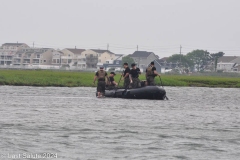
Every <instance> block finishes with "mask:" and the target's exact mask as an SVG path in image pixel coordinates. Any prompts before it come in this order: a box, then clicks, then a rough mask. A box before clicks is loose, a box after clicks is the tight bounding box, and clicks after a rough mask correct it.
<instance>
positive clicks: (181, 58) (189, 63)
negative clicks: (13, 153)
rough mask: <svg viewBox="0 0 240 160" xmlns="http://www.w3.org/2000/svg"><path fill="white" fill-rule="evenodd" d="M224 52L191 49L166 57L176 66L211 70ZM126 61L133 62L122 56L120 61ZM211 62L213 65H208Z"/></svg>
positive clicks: (215, 66)
mask: <svg viewBox="0 0 240 160" xmlns="http://www.w3.org/2000/svg"><path fill="white" fill-rule="evenodd" d="M224 54H225V53H223V52H217V53H210V52H208V51H206V50H199V49H197V50H193V51H192V52H189V53H187V54H186V55H183V54H173V55H172V56H170V57H169V58H168V59H167V62H168V63H175V64H176V63H177V64H178V67H181V68H187V69H189V70H191V71H193V70H194V69H195V68H196V69H197V70H198V71H201V70H204V69H206V66H211V67H212V68H211V70H215V71H216V70H217V62H218V58H220V57H222V56H223V55H224ZM124 62H128V64H131V63H134V60H133V59H132V58H131V57H130V56H125V57H123V58H122V63H124ZM211 63H213V65H210V64H211Z"/></svg>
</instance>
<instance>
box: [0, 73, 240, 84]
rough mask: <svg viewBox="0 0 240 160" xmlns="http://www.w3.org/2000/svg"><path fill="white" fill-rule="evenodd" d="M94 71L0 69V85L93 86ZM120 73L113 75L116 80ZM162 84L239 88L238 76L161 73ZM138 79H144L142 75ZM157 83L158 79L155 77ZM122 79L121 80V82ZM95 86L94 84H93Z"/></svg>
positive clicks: (239, 80)
mask: <svg viewBox="0 0 240 160" xmlns="http://www.w3.org/2000/svg"><path fill="white" fill-rule="evenodd" d="M94 74H95V73H94V72H69V71H52V70H0V85H12V86H43V87H47V86H56V87H80V86H82V87H83V86H84V87H94V85H93V84H92V82H93V77H94ZM119 78H120V73H118V74H117V75H116V76H115V80H116V81H117V82H118V81H119ZM161 78H162V81H163V84H164V86H191V87H221V88H240V78H239V77H221V76H196V75H191V76H188V75H162V76H161ZM140 79H141V80H143V79H145V77H144V75H141V76H140ZM155 82H156V84H157V85H161V82H160V79H159V78H158V77H156V78H155ZM122 84H123V81H121V84H120V85H122ZM95 86H96V85H95Z"/></svg>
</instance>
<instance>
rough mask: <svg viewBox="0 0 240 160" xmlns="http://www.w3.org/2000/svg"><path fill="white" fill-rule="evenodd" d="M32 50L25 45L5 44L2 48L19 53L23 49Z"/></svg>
mask: <svg viewBox="0 0 240 160" xmlns="http://www.w3.org/2000/svg"><path fill="white" fill-rule="evenodd" d="M26 48H30V47H29V46H28V45H27V44H25V43H4V44H2V46H1V49H3V50H12V51H19V50H21V49H26Z"/></svg>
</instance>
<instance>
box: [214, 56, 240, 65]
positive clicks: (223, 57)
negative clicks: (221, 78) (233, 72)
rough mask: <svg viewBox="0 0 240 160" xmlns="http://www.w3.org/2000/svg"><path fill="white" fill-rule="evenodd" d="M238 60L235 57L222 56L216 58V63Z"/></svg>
mask: <svg viewBox="0 0 240 160" xmlns="http://www.w3.org/2000/svg"><path fill="white" fill-rule="evenodd" d="M236 58H238V57H237V56H222V57H220V58H218V62H222V63H226V62H231V61H233V60H234V59H236Z"/></svg>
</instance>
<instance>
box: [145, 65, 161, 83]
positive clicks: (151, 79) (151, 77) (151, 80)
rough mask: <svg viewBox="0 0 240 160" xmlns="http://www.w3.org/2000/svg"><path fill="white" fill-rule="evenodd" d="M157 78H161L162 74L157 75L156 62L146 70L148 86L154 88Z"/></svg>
mask: <svg viewBox="0 0 240 160" xmlns="http://www.w3.org/2000/svg"><path fill="white" fill-rule="evenodd" d="M155 76H160V74H158V73H157V70H156V67H154V62H151V64H150V66H149V67H148V68H147V69H146V79H147V85H149V86H154V85H155V82H154V78H155Z"/></svg>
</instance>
